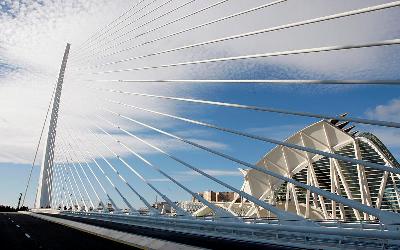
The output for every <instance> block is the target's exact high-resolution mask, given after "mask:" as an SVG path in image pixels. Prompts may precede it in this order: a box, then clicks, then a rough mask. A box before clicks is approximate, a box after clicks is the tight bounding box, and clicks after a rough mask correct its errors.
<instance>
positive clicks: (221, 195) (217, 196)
mask: <svg viewBox="0 0 400 250" xmlns="http://www.w3.org/2000/svg"><path fill="white" fill-rule="evenodd" d="M197 194H198V195H200V196H201V197H203V198H204V199H205V200H207V201H210V202H231V201H233V200H235V197H236V196H235V193H234V192H214V191H204V192H199V193H197ZM192 202H199V201H198V200H197V199H196V198H195V197H192ZM236 202H240V198H238V199H236Z"/></svg>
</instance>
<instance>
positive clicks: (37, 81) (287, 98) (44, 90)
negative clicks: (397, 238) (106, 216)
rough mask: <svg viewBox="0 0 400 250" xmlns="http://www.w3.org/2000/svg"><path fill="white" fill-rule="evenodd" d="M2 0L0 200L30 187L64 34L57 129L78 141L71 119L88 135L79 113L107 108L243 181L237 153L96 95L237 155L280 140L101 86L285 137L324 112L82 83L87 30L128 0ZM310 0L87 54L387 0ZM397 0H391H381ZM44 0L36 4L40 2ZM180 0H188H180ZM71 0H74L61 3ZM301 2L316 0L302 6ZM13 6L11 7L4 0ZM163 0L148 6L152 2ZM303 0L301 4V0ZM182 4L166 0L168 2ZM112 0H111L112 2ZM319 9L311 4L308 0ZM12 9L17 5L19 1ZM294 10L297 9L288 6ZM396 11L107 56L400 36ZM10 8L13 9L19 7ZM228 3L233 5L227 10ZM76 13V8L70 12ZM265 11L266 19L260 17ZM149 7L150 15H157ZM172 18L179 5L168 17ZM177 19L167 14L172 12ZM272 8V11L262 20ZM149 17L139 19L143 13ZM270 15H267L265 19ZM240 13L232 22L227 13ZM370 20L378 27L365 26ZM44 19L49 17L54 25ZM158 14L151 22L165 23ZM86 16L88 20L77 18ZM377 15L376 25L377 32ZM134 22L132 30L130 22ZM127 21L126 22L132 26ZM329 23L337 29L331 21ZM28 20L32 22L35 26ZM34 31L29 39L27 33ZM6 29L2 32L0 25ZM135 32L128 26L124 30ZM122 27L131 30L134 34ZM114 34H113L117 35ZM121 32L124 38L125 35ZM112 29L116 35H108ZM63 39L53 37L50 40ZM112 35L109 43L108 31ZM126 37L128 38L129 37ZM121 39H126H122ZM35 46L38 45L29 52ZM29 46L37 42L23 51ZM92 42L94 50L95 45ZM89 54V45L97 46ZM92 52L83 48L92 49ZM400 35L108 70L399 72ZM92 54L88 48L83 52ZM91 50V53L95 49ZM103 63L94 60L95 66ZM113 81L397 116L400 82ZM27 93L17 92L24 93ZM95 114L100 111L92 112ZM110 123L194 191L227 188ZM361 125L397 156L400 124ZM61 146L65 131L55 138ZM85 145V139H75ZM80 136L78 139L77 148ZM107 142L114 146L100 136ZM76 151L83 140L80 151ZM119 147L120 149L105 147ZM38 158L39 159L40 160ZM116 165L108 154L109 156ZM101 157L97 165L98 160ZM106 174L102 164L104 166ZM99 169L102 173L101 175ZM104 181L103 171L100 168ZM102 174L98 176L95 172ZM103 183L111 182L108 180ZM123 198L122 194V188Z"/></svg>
mask: <svg viewBox="0 0 400 250" xmlns="http://www.w3.org/2000/svg"><path fill="white" fill-rule="evenodd" d="M5 2H6V4H5V5H4V4H2V6H3V7H2V10H1V11H0V13H2V14H1V19H0V20H1V23H0V26H2V27H5V26H4V25H7V26H8V27H12V29H13V30H14V32H13V33H14V34H11V33H10V30H8V29H7V28H3V29H2V28H0V35H1V34H7V35H9V36H10V37H7V38H0V72H1V73H0V74H1V75H4V76H0V104H1V105H2V106H1V107H4V109H3V111H0V127H1V128H2V129H3V132H2V133H1V134H0V139H1V141H2V142H1V144H0V145H1V147H2V148H3V150H2V152H0V162H1V163H0V190H3V191H2V192H1V195H0V203H2V204H10V205H15V204H16V202H17V197H18V193H19V192H22V191H23V190H24V187H25V184H26V179H27V175H28V173H29V169H30V164H29V163H30V162H31V161H32V159H33V154H34V149H35V143H36V141H37V139H38V136H39V132H40V127H41V122H42V121H43V118H44V114H45V109H46V107H47V103H48V101H49V96H50V93H51V87H52V84H53V83H54V80H55V76H56V75H57V70H58V65H59V64H60V60H61V57H62V53H63V48H64V46H65V42H66V41H71V42H72V44H73V45H72V59H71V64H70V65H69V68H68V70H70V71H69V72H68V70H67V75H66V80H65V84H64V86H65V88H64V93H63V103H62V104H61V111H60V112H61V114H60V124H61V127H60V132H59V133H60V135H62V136H63V137H64V138H66V139H68V140H70V141H71V143H72V142H73V140H72V139H71V137H70V136H68V135H67V134H66V131H63V128H65V127H64V126H66V127H70V128H71V129H72V133H73V137H74V136H77V137H80V138H81V139H83V140H89V141H90V140H93V139H89V138H90V136H88V135H87V134H82V133H81V132H79V130H80V129H82V128H83V129H85V128H86V127H88V126H89V125H88V123H87V122H85V121H84V120H83V119H82V115H90V116H91V117H93V114H95V113H96V114H101V115H102V116H104V117H106V118H107V119H112V120H113V122H115V123H120V124H121V125H122V126H123V127H124V128H128V129H129V130H130V131H132V132H133V133H135V134H138V135H140V136H142V137H144V138H146V139H149V140H150V141H151V142H153V143H155V144H157V145H160V147H162V148H164V149H167V150H168V151H169V152H172V153H173V154H174V155H176V156H177V157H180V158H182V159H184V160H187V161H188V162H190V163H192V164H193V165H194V166H197V167H200V168H201V169H204V170H206V171H208V172H209V173H210V174H212V175H214V176H216V177H218V178H221V179H222V180H224V181H226V182H228V183H230V184H232V185H234V186H236V187H238V188H240V186H241V184H242V177H241V174H240V173H239V171H238V170H237V168H239V167H241V166H240V165H238V164H233V163H231V162H229V161H226V160H223V159H221V158H219V157H216V156H212V155H210V154H208V153H204V152H202V151H200V150H196V149H194V148H192V147H190V146H188V145H185V144H183V143H178V142H175V141H173V140H171V139H167V138H166V137H163V136H159V135H157V134H156V133H153V132H149V131H146V130H144V129H140V128H138V127H137V126H135V125H133V124H132V123H129V122H127V121H124V120H119V119H117V118H115V117H113V116H112V115H107V114H105V113H104V112H101V111H99V110H98V107H101V106H106V107H107V108H109V109H112V110H116V111H118V112H120V113H123V114H126V115H127V116H130V117H135V119H138V120H141V121H144V122H146V123H149V124H151V125H153V126H157V127H161V128H163V129H165V130H167V131H171V132H174V133H176V134H178V135H181V136H183V137H185V138H190V139H192V140H197V141H198V142H199V143H202V144H205V145H208V146H210V147H212V148H214V149H217V150H219V151H222V152H225V153H227V154H230V155H233V156H235V157H236V158H239V159H242V160H245V161H248V162H251V163H255V162H257V161H258V160H259V159H260V158H261V157H262V156H263V155H264V154H265V153H266V152H268V150H270V149H271V148H272V147H273V145H270V144H267V143H261V142H257V141H253V140H250V139H246V138H240V137H238V136H233V135H229V134H226V133H223V132H217V131H215V130H211V129H206V128H202V127H199V126H195V125H188V124H183V123H182V122H177V121H174V120H171V119H167V118H160V117H157V116H154V115H148V114H143V112H140V111H132V110H128V109H125V108H122V107H119V106H117V105H115V104H107V103H106V102H104V100H103V98H104V97H107V98H110V99H114V100H121V101H123V102H125V103H129V104H132V105H137V106H140V107H148V108H151V109H154V110H157V111H162V112H166V113H171V114H175V115H181V116H184V117H189V118H191V119H197V120H201V121H206V122H209V123H213V124H216V125H219V126H222V127H229V128H233V129H237V130H241V131H246V132H249V133H253V134H258V135H263V136H265V137H271V138H277V139H284V138H286V137H288V136H290V135H291V134H292V133H294V132H296V131H297V130H299V129H301V128H302V127H304V126H306V125H308V124H310V123H312V122H315V121H316V120H315V119H309V118H301V117H294V116H284V115H278V114H272V113H261V112H255V111H242V110H235V109H229V108H221V107H211V106H205V105H197V104H183V103H179V102H174V101H160V100H154V99H148V98H144V97H132V96H130V97H127V96H122V95H120V94H112V93H100V92H95V91H93V90H91V89H87V88H85V87H84V85H86V84H87V83H86V82H84V81H81V79H82V78H83V77H89V76H90V77H92V75H91V74H89V73H90V71H88V72H84V74H83V75H76V74H75V73H74V70H75V69H76V68H79V67H80V65H78V64H76V63H75V64H74V59H73V58H74V57H75V58H76V56H77V55H76V54H75V55H74V53H75V52H74V45H75V44H80V43H81V42H82V41H84V40H85V39H86V38H87V37H88V34H91V33H93V32H94V31H95V30H97V29H98V28H99V27H102V25H104V24H106V23H107V22H110V21H111V20H112V19H113V18H115V17H117V16H118V15H119V14H120V13H122V12H123V10H124V9H127V7H129V5H128V4H127V3H122V2H121V4H120V5H119V6H117V5H118V4H116V3H114V2H112V1H104V3H105V7H104V6H103V7H99V6H98V5H96V4H95V3H94V2H95V1H94V2H93V1H86V2H85V1H72V2H71V4H70V5H68V4H67V5H66V6H63V5H61V7H60V6H59V7H56V4H57V3H58V4H60V3H61V2H60V3H59V2H57V1H44V2H43V3H41V4H40V5H38V4H37V3H36V1H31V2H29V1H28V3H27V4H26V5H27V7H25V8H21V6H20V7H18V8H17V7H13V8H11V7H10V6H11V5H10V4H8V5H7V1H5ZM213 2H215V1H204V2H203V3H199V4H198V5H193V6H191V7H190V8H188V9H184V10H182V12H179V13H176V16H181V15H182V14H184V13H190V12H191V11H193V10H194V9H198V8H200V7H204V6H207V5H208V4H211V3H213ZM313 2H314V5H313V6H309V5H308V4H309V3H306V2H304V3H303V5H302V3H285V5H282V6H276V7H274V8H273V9H271V10H269V9H265V10H263V11H261V12H259V13H256V14H254V15H253V16H252V15H250V16H249V17H243V19H240V18H239V19H237V20H233V21H232V22H231V23H221V24H218V25H216V26H215V27H210V29H208V30H199V31H196V32H194V33H188V34H185V35H182V36H180V37H176V38H171V39H168V40H166V41H165V42H161V43H156V44H154V45H152V46H147V47H144V48H141V49H138V50H137V51H132V52H127V53H124V54H120V55H118V56H115V57H113V58H104V59H99V60H95V59H92V60H91V61H88V62H87V64H88V65H89V66H90V65H97V64H99V63H104V62H108V61H112V60H118V59H123V58H128V57H131V56H136V55H143V54H147V53H150V52H154V51H159V50H163V49H169V48H174V47H176V46H182V45H185V44H188V43H193V42H201V41H204V40H208V39H215V38H219V37H223V36H227V35H233V34H237V33H241V32H245V31H250V30H255V29H258V28H262V27H271V26H274V25H280V24H284V23H287V22H291V21H294V20H304V19H307V18H312V17H318V16H323V15H327V14H333V13H336V12H340V11H346V10H352V9H357V8H361V7H366V6H372V5H375V4H380V3H382V1H363V2H361V1H338V2H337V3H331V2H330V4H328V2H327V1H322V0H321V1H313ZM384 2H389V1H384ZM35 3H36V4H35ZM179 3H183V1H179ZM263 3H265V1H254V2H252V3H251V6H247V5H246V6H244V5H243V4H240V1H239V3H236V4H231V5H228V6H225V8H226V9H224V10H225V11H226V14H229V13H235V12H237V11H241V10H245V9H248V8H250V7H252V6H253V5H254V6H258V5H260V4H263ZM64 4H65V3H64ZM304 4H307V6H308V7H307V8H305V7H304V6H305V5H304ZM4 6H7V7H4ZM156 6H157V5H154V6H149V7H148V8H147V9H144V10H143V11H146V10H151V9H153V8H155V7H156ZM299 6H303V8H300V9H299V10H300V11H297V12H294V11H293V10H294V9H298V8H299ZM172 7H173V6H167V7H165V9H164V10H168V9H169V8H172ZM105 8H109V11H107V10H106V9H105ZM50 9H54V11H55V12H56V14H52V15H50V16H49V12H48V10H50ZM311 9H312V11H311ZM10 10H11V12H10ZM221 11H222V7H221V9H216V10H214V11H211V12H210V14H209V16H207V17H205V16H202V17H201V18H200V17H198V18H194V20H192V22H185V23H183V24H180V25H183V26H180V25H176V26H172V27H170V28H171V31H169V30H160V31H159V32H155V33H154V34H151V36H150V37H149V38H147V37H146V38H143V40H140V41H139V42H141V41H146V39H151V38H157V37H158V36H161V35H166V34H169V33H170V32H173V31H176V30H179V29H182V28H186V27H191V26H192V25H195V24H197V23H202V22H204V21H206V20H210V19H212V18H217V17H220V16H221V15H223V14H224V13H223V12H221ZM288 11H289V12H290V13H292V14H293V15H291V16H290V17H289V15H287V14H286V15H280V14H281V13H286V12H288ZM398 12H399V11H398V10H396V9H393V10H387V11H383V12H380V13H379V15H378V14H368V15H366V16H365V17H354V19H349V20H348V21H347V22H342V21H334V22H333V23H332V24H329V25H328V24H319V25H316V26H315V27H310V28H309V27H305V28H302V29H298V30H297V29H296V30H294V31H288V32H282V33H276V34H275V33H274V34H269V35H262V36H258V37H256V38H249V39H248V40H246V39H245V40H241V41H238V42H229V43H227V44H226V45H225V46H220V45H215V46H209V47H207V48H205V49H203V48H199V49H195V50H190V51H188V52H187V53H186V52H182V53H172V54H169V55H165V56H160V57H156V58H150V59H146V60H143V61H135V62H129V63H124V64H121V65H118V66H115V67H114V66H113V67H106V68H104V70H113V69H121V68H134V67H138V66H149V65H159V64H163V63H166V62H171V61H173V62H181V61H187V60H194V59H204V58H214V57H221V56H234V55H245V54H252V53H261V52H269V51H279V50H290V49H296V48H308V47H315V46H316V47H318V46H326V45H335V44H349V43H357V42H361V41H362V42H365V41H378V40H385V39H394V38H398V36H399V34H400V32H399V28H398V27H397V28H396V27H394V26H395V25H393V24H395V23H396V22H397V21H399V20H398V19H399V18H398V17H399V15H398V14H399V13H398ZM10 13H11V14H10ZM226 14H225V15H226ZM71 17H74V19H73V21H71V22H69V20H71ZM260 17H262V18H263V19H260ZM148 18H150V16H149V17H148ZM168 18H169V19H172V18H173V17H172V16H171V17H168ZM169 19H168V20H169ZM264 19H265V20H264ZM146 20H150V19H146V18H143V20H141V22H143V23H144V22H145V21H146ZM260 20H263V21H260ZM232 23H233V24H235V29H233V28H231V27H232V26H230V24H232ZM365 23H367V24H368V26H369V28H367V27H365V25H363V24H365ZM23 24H25V25H28V26H30V29H29V32H28V31H27V29H25V28H23ZM41 26H43V27H46V29H47V31H48V32H46V30H44V28H42V27H41ZM156 26H157V25H156V24H154V25H153V26H152V27H156ZM78 27H79V28H78ZM375 27H379V28H380V29H379V31H377V32H375V31H376V30H377V29H375ZM129 28H132V27H129V26H128V27H127V28H125V31H126V30H129ZM123 31H124V29H123V30H122V31H121V33H116V34H115V35H114V37H115V36H116V35H118V34H123ZM328 31H329V32H328ZM30 32H31V33H30ZM29 34H31V36H32V38H29V39H32V40H31V41H32V42H30V43H29V41H30V40H28V41H25V40H26V38H27V37H30V36H29ZM3 37H5V36H3ZM126 38H129V36H128V37H126ZM126 38H125V39H126ZM108 39H110V38H108ZM122 39H124V38H121V40H122ZM106 41H107V40H106ZM53 44H55V45H53ZM111 44H112V43H111ZM126 46H129V44H127V45H126ZM122 48H123V47H122ZM29 52H32V54H30V53H29ZM26 53H28V54H26ZM87 53H89V52H87ZM89 54H90V53H89ZM83 55H84V54H83ZM399 55H400V47H399V46H392V47H386V48H372V49H363V50H357V51H346V52H329V53H324V54H318V55H298V56H290V57H285V58H276V59H275V58H274V59H258V60H247V61H241V62H235V63H223V64H213V65H203V66H196V67H192V66H188V67H185V68H177V69H174V70H148V71H143V72H137V73H136V72H129V73H123V74H110V75H108V76H101V77H105V78H107V79H152V78H154V77H156V78H158V79H161V78H168V77H169V78H170V79H185V78H186V79H198V78H200V79H370V80H373V79H378V80H379V79H398V78H399V75H398V68H399V66H400V65H399V62H398V60H397V58H398V57H399ZM83 57H85V56H83ZM89 59H90V58H89ZM92 71H95V70H92ZM99 86H103V87H106V88H114V89H123V90H128V91H137V92H143V93H152V94H162V95H171V96H179V97H193V98H199V99H206V100H215V101H226V102H232V103H241V104H249V105H257V106H267V107H275V108H282V109H289V110H297V111H309V112H315V113H322V114H329V115H337V114H341V113H344V112H349V114H350V115H351V116H353V117H366V118H371V119H380V120H391V121H400V120H399V117H400V91H399V87H397V86H321V85H312V86H303V85H282V86H272V85H260V84H242V85H228V84H215V85H210V84H207V85H200V84H194V85H187V84H152V83H149V84H132V83H119V84H116V83H114V84H111V83H103V84H99ZM21 99H22V100H23V102H20V101H19V100H21ZM93 119H94V118H93ZM102 126H104V127H106V128H107V129H108V130H109V131H113V132H114V133H115V135H116V136H117V137H118V138H119V139H120V140H121V141H123V142H127V143H128V144H129V145H130V146H132V147H133V148H135V149H137V150H138V151H139V152H141V153H142V154H143V155H145V156H146V157H148V158H149V160H151V161H152V162H154V163H156V164H157V165H159V166H160V167H161V168H162V169H163V170H165V171H166V172H168V173H169V174H171V175H172V176H174V177H176V178H177V179H178V180H179V181H181V182H182V183H184V184H185V185H187V186H189V187H190V188H191V189H192V190H194V191H203V190H207V189H213V190H225V189H224V188H222V187H220V186H218V185H217V184H214V183H212V182H210V181H208V180H206V179H205V178H203V177H201V176H198V175H195V174H193V173H192V172H190V171H188V169H187V168H185V167H183V166H180V165H179V164H177V163H176V162H173V161H172V160H169V159H166V158H165V157H163V156H161V155H159V154H155V153H154V152H152V151H151V149H149V148H147V147H145V146H143V145H141V144H140V143H137V142H134V139H133V138H129V137H127V136H123V135H122V134H121V133H120V132H118V133H117V131H115V130H113V129H112V128H111V127H109V126H106V125H105V124H104V123H102ZM357 130H361V131H370V132H373V133H375V134H377V135H378V136H379V137H380V138H381V139H382V140H383V142H384V143H386V144H387V145H388V147H389V148H390V149H391V151H392V153H393V154H394V155H395V156H396V157H397V158H400V134H399V131H398V130H395V129H382V128H376V127H369V126H361V125H357ZM102 139H104V141H105V142H107V143H108V145H110V146H111V147H112V149H113V150H115V151H117V152H118V153H119V154H121V155H122V156H123V157H125V158H126V159H128V161H129V162H130V163H131V164H132V165H134V166H135V167H137V169H138V170H139V171H140V172H141V173H142V174H143V175H144V176H145V177H147V178H149V179H150V180H151V181H153V182H154V183H155V185H156V186H157V187H160V189H162V190H164V191H165V192H166V194H167V195H170V196H171V198H172V199H173V200H184V199H188V198H189V197H188V195H187V194H185V193H183V192H182V191H181V190H179V189H178V188H177V187H175V186H174V185H172V184H171V183H169V182H166V181H165V180H164V178H162V176H160V175H159V174H157V173H156V172H154V171H150V170H149V169H148V168H146V167H145V166H144V165H142V164H141V163H140V162H139V161H138V160H137V159H135V158H134V157H132V156H131V155H129V154H128V153H127V152H126V151H125V150H123V149H121V148H120V147H119V146H118V145H117V144H116V143H115V142H113V141H112V140H109V138H107V137H106V136H102ZM57 143H58V145H59V146H60V147H62V146H61V144H62V142H61V141H59V142H57ZM78 147H84V146H83V145H78ZM78 147H76V148H78ZM101 150H102V152H103V153H105V154H106V153H107V151H106V150H105V149H104V148H102V149H101ZM78 154H79V152H78ZM106 155H107V156H108V157H110V159H112V157H111V154H109V153H108V154H106ZM40 159H41V158H40V157H39V161H37V165H38V164H39V162H40ZM112 162H113V163H115V166H116V167H117V169H118V170H119V171H120V172H121V173H122V174H123V175H124V176H126V177H127V179H128V180H129V181H130V183H133V186H135V187H136V188H137V189H138V190H140V191H142V192H143V193H144V194H145V197H146V198H148V199H149V201H154V200H155V193H154V192H153V191H151V190H150V189H149V188H148V187H147V186H145V185H144V184H143V183H142V182H141V181H140V180H139V179H137V178H136V177H135V176H134V175H133V174H132V173H131V172H129V171H128V170H127V169H126V168H125V167H123V165H121V164H120V163H119V162H118V160H116V159H113V160H112ZM102 166H103V167H104V168H105V169H107V166H106V165H105V164H104V162H103V163H102ZM92 167H95V166H94V165H92ZM106 171H107V173H108V174H109V175H110V176H112V180H113V181H115V183H117V185H118V186H119V187H120V188H121V190H122V191H123V193H124V194H126V195H127V197H129V199H130V200H131V201H132V203H133V204H135V205H136V206H138V207H141V206H143V205H142V204H141V203H140V202H139V201H138V199H137V198H135V197H134V196H133V195H132V193H130V191H129V190H128V189H127V188H126V187H124V186H123V184H122V183H121V182H120V181H118V180H117V178H116V177H115V176H114V175H112V174H113V173H112V172H111V171H110V170H109V169H108V170H106ZM38 172H39V168H38V167H35V170H34V175H33V182H32V185H31V187H30V189H29V194H28V198H27V201H28V205H30V204H32V203H33V199H34V193H35V191H36V190H35V186H36V183H37V179H38ZM96 173H97V174H99V172H98V171H96ZM99 176H100V175H99ZM101 180H102V181H105V180H104V179H101ZM92 181H93V182H94V180H93V179H92ZM104 183H105V182H104ZM104 185H105V186H106V188H107V191H109V192H110V193H111V194H112V195H113V197H116V195H115V192H114V191H113V190H112V189H111V187H110V186H109V185H107V184H104ZM116 200H117V201H118V203H119V204H121V201H120V199H118V198H116Z"/></svg>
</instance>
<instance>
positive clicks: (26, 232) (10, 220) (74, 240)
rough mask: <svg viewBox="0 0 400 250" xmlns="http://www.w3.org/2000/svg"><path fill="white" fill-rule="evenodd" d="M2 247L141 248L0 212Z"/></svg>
mask: <svg viewBox="0 0 400 250" xmlns="http://www.w3.org/2000/svg"><path fill="white" fill-rule="evenodd" d="M0 239H1V249H60V250H62V249H82V248H83V246H84V248H86V249H137V248H133V247H131V246H128V245H125V244H121V243H118V242H115V241H111V240H107V239H104V238H101V237H98V236H95V235H92V234H88V233H85V232H83V231H78V230H74V229H72V228H68V227H65V226H62V225H59V224H55V223H51V222H48V221H45V220H41V219H38V218H35V217H32V216H29V215H26V214H20V213H0Z"/></svg>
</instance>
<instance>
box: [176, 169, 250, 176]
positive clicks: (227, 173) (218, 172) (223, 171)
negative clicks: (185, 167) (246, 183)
mask: <svg viewBox="0 0 400 250" xmlns="http://www.w3.org/2000/svg"><path fill="white" fill-rule="evenodd" d="M202 171H204V172H206V173H207V174H209V175H212V176H243V174H242V173H241V172H240V171H239V169H233V170H226V169H202ZM180 174H182V175H191V176H200V175H201V174H199V173H197V172H194V171H183V172H180Z"/></svg>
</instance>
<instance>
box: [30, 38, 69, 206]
mask: <svg viewBox="0 0 400 250" xmlns="http://www.w3.org/2000/svg"><path fill="white" fill-rule="evenodd" d="M70 47H71V45H70V44H69V43H68V44H67V46H66V48H65V52H64V57H63V60H62V63H61V68H60V73H59V75H58V81H57V87H56V91H55V94H54V100H53V108H52V112H51V118H50V125H49V130H48V133H47V141H46V144H45V146H44V154H43V160H42V165H41V168H40V178H39V185H38V189H37V194H36V200H35V208H47V207H50V204H51V196H50V193H51V185H50V183H49V181H50V179H49V178H50V176H49V174H48V173H49V170H51V169H52V168H53V159H54V146H55V139H56V129H57V119H58V109H59V106H60V100H61V90H62V85H63V81H64V73H65V68H66V66H67V60H68V54H69V49H70Z"/></svg>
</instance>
